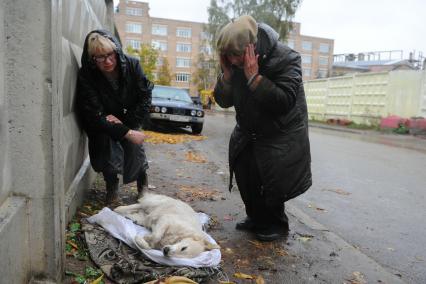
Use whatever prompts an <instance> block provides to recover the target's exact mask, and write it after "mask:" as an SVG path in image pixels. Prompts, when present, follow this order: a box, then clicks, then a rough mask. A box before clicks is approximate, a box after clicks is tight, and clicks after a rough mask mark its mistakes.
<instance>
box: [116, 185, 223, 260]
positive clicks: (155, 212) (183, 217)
mask: <svg viewBox="0 0 426 284" xmlns="http://www.w3.org/2000/svg"><path fill="white" fill-rule="evenodd" d="M114 211H115V212H117V213H118V214H121V215H123V216H125V217H128V218H129V219H131V220H133V221H134V222H136V223H137V224H139V225H141V226H144V227H146V228H148V229H150V230H151V234H147V235H145V236H143V237H142V236H140V235H138V236H136V238H135V242H136V243H137V245H138V246H139V247H141V248H143V249H151V248H153V249H160V250H162V251H163V254H164V256H171V257H182V258H192V257H195V256H197V255H199V254H200V253H202V252H204V251H207V250H212V249H216V248H219V246H218V245H216V244H212V243H210V242H209V240H208V239H207V237H206V235H205V233H204V232H203V229H202V225H201V222H200V220H199V218H198V216H197V213H196V212H195V211H194V210H193V209H192V208H191V206H189V205H188V204H186V203H184V202H182V201H180V200H177V199H173V198H171V197H168V196H165V195H158V194H152V193H144V194H143V196H142V197H141V198H140V199H139V200H138V203H136V204H132V205H128V206H119V207H117V208H116V209H115V210H114Z"/></svg>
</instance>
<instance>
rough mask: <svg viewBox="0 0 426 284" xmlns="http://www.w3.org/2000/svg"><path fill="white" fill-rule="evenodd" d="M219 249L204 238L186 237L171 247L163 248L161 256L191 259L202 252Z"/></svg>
mask: <svg viewBox="0 0 426 284" xmlns="http://www.w3.org/2000/svg"><path fill="white" fill-rule="evenodd" d="M219 248H220V247H219V246H218V245H216V244H212V243H210V242H209V241H207V240H206V239H204V238H197V237H188V238H184V239H182V240H180V241H179V242H177V243H175V244H173V245H167V246H164V247H163V254H164V256H168V257H180V258H193V257H196V256H197V255H199V254H200V253H202V252H204V251H208V250H212V249H219Z"/></svg>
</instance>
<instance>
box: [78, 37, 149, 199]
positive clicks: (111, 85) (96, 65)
mask: <svg viewBox="0 0 426 284" xmlns="http://www.w3.org/2000/svg"><path fill="white" fill-rule="evenodd" d="M81 64H82V67H81V68H80V70H79V73H78V80H77V102H76V103H77V113H78V116H79V118H80V121H81V124H82V127H83V128H84V130H85V131H86V133H87V136H88V138H89V155H90V162H91V165H92V167H93V169H94V170H95V171H97V172H102V174H103V177H104V179H105V182H106V189H107V195H106V201H107V203H111V202H113V201H115V200H116V198H117V195H118V177H117V175H118V174H122V175H123V182H124V183H129V182H133V181H135V180H136V181H137V188H138V191H139V193H140V192H142V189H143V187H144V186H145V185H147V175H146V170H147V168H148V163H147V160H146V156H145V151H144V147H143V141H144V134H143V132H142V131H141V130H140V129H141V127H143V126H146V124H147V123H148V122H149V108H150V104H151V91H152V88H153V84H152V83H151V82H150V81H149V80H148V79H147V78H146V77H145V75H144V74H143V71H142V69H141V67H140V65H139V61H138V60H137V59H135V58H131V57H128V56H127V55H125V54H124V53H123V51H122V49H121V46H120V44H119V42H118V41H117V40H116V39H115V38H114V37H113V36H112V35H111V34H110V33H109V32H107V31H104V30H94V31H92V32H90V33H89V34H88V35H87V37H86V40H85V43H84V48H83V54H82V57H81Z"/></svg>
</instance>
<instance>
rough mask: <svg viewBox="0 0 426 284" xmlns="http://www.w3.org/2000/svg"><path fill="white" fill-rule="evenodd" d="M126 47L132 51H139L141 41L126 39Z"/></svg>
mask: <svg viewBox="0 0 426 284" xmlns="http://www.w3.org/2000/svg"><path fill="white" fill-rule="evenodd" d="M126 43H127V46H131V47H132V48H133V49H140V48H141V41H140V40H137V39H128V40H127V42H126Z"/></svg>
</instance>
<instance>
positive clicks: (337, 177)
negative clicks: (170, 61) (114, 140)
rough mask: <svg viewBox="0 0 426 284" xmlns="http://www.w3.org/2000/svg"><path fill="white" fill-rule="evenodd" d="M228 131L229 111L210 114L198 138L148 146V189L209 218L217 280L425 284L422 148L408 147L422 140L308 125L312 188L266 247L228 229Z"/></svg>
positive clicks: (232, 201)
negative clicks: (284, 236)
mask: <svg viewBox="0 0 426 284" xmlns="http://www.w3.org/2000/svg"><path fill="white" fill-rule="evenodd" d="M234 124H235V120H234V117H233V114H232V113H223V112H211V113H208V115H207V117H206V123H205V127H204V131H203V133H202V134H203V135H205V136H207V138H206V139H205V140H204V141H190V142H185V143H182V144H176V145H169V144H156V145H149V144H148V145H147V155H148V159H149V160H150V170H149V176H150V184H151V185H152V186H154V187H155V188H154V189H153V190H154V191H156V192H159V193H165V194H168V195H172V196H177V197H179V198H181V199H184V200H185V201H187V202H189V203H190V204H191V205H192V206H193V207H194V208H195V209H197V210H199V211H204V212H206V213H208V214H209V215H210V216H212V218H213V220H214V225H213V226H212V228H211V234H212V236H213V237H214V238H215V239H216V240H217V241H218V242H219V244H220V245H221V247H222V249H221V251H222V255H223V268H224V272H225V275H226V277H225V278H226V279H225V280H231V281H233V282H235V283H243V282H241V280H239V279H238V278H235V277H233V275H234V273H236V272H243V273H247V274H252V275H258V276H259V275H260V276H262V277H263V278H264V279H265V280H266V283H307V282H309V283H344V282H346V283H354V282H348V281H358V282H356V283H366V282H368V283H403V282H407V283H426V269H425V264H426V254H425V247H424V245H425V244H426V239H425V238H426V234H425V233H426V232H425V230H426V226H424V221H423V220H422V219H423V218H424V217H425V216H426V214H425V213H426V209H425V205H424V204H425V198H424V196H425V192H424V189H425V185H426V177H425V175H424V174H422V171H423V169H424V168H425V166H426V154H425V153H426V151H423V152H422V151H414V150H411V149H410V148H413V147H411V144H412V143H414V144H416V148H420V149H422V147H423V145H424V143H426V141H420V142H419V141H418V140H415V141H413V140H412V138H409V137H407V138H406V139H405V138H403V139H401V137H400V136H398V137H396V136H386V135H384V136H383V135H379V136H377V137H376V138H377V139H376V138H375V134H371V133H370V134H369V135H362V134H361V135H360V134H352V133H345V132H338V131H330V130H326V129H318V128H311V148H312V159H313V164H312V167H313V175H314V185H313V187H312V188H311V189H310V190H309V191H308V192H307V193H306V194H304V195H302V196H300V197H298V198H296V199H295V200H292V201H290V202H288V206H287V210H288V213H289V217H290V222H291V223H290V229H291V233H290V236H289V238H288V240H286V241H281V242H276V243H273V244H266V245H265V244H259V243H257V242H256V241H255V240H254V238H253V236H251V235H250V234H247V233H243V232H238V231H236V230H235V229H234V226H235V222H237V221H238V220H239V219H242V218H244V215H245V214H244V207H243V205H242V202H241V200H240V198H239V193H238V191H233V192H232V193H229V192H228V191H227V184H228V167H227V153H228V150H227V149H228V140H229V136H230V133H231V131H232V128H233V126H234ZM183 133H184V132H183ZM365 140H368V141H365ZM405 140H406V141H407V143H406V145H405V144H404V143H405V142H404V141H405ZM372 141H375V142H372ZM396 142H397V143H396ZM382 143H385V144H388V145H384V144H382ZM396 144H398V145H400V146H403V147H405V148H400V147H395V146H389V145H396ZM419 145H420V146H419ZM424 149H426V146H425V147H424ZM188 152H192V153H194V154H197V155H201V156H203V157H204V158H205V162H204V163H192V162H190V161H188V160H187V159H186V158H185V157H186V155H187V154H188ZM191 192H192V194H191ZM195 192H198V194H194V193H195ZM199 193H207V195H206V196H207V198H206V196H204V197H202V196H201V195H200V194H199ZM209 194H210V195H209ZM200 196H201V197H200ZM208 196H210V197H208ZM422 217H423V218H422ZM222 280H224V278H222ZM239 281H240V282H239ZM362 281H365V282H362ZM213 283H217V282H213Z"/></svg>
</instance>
